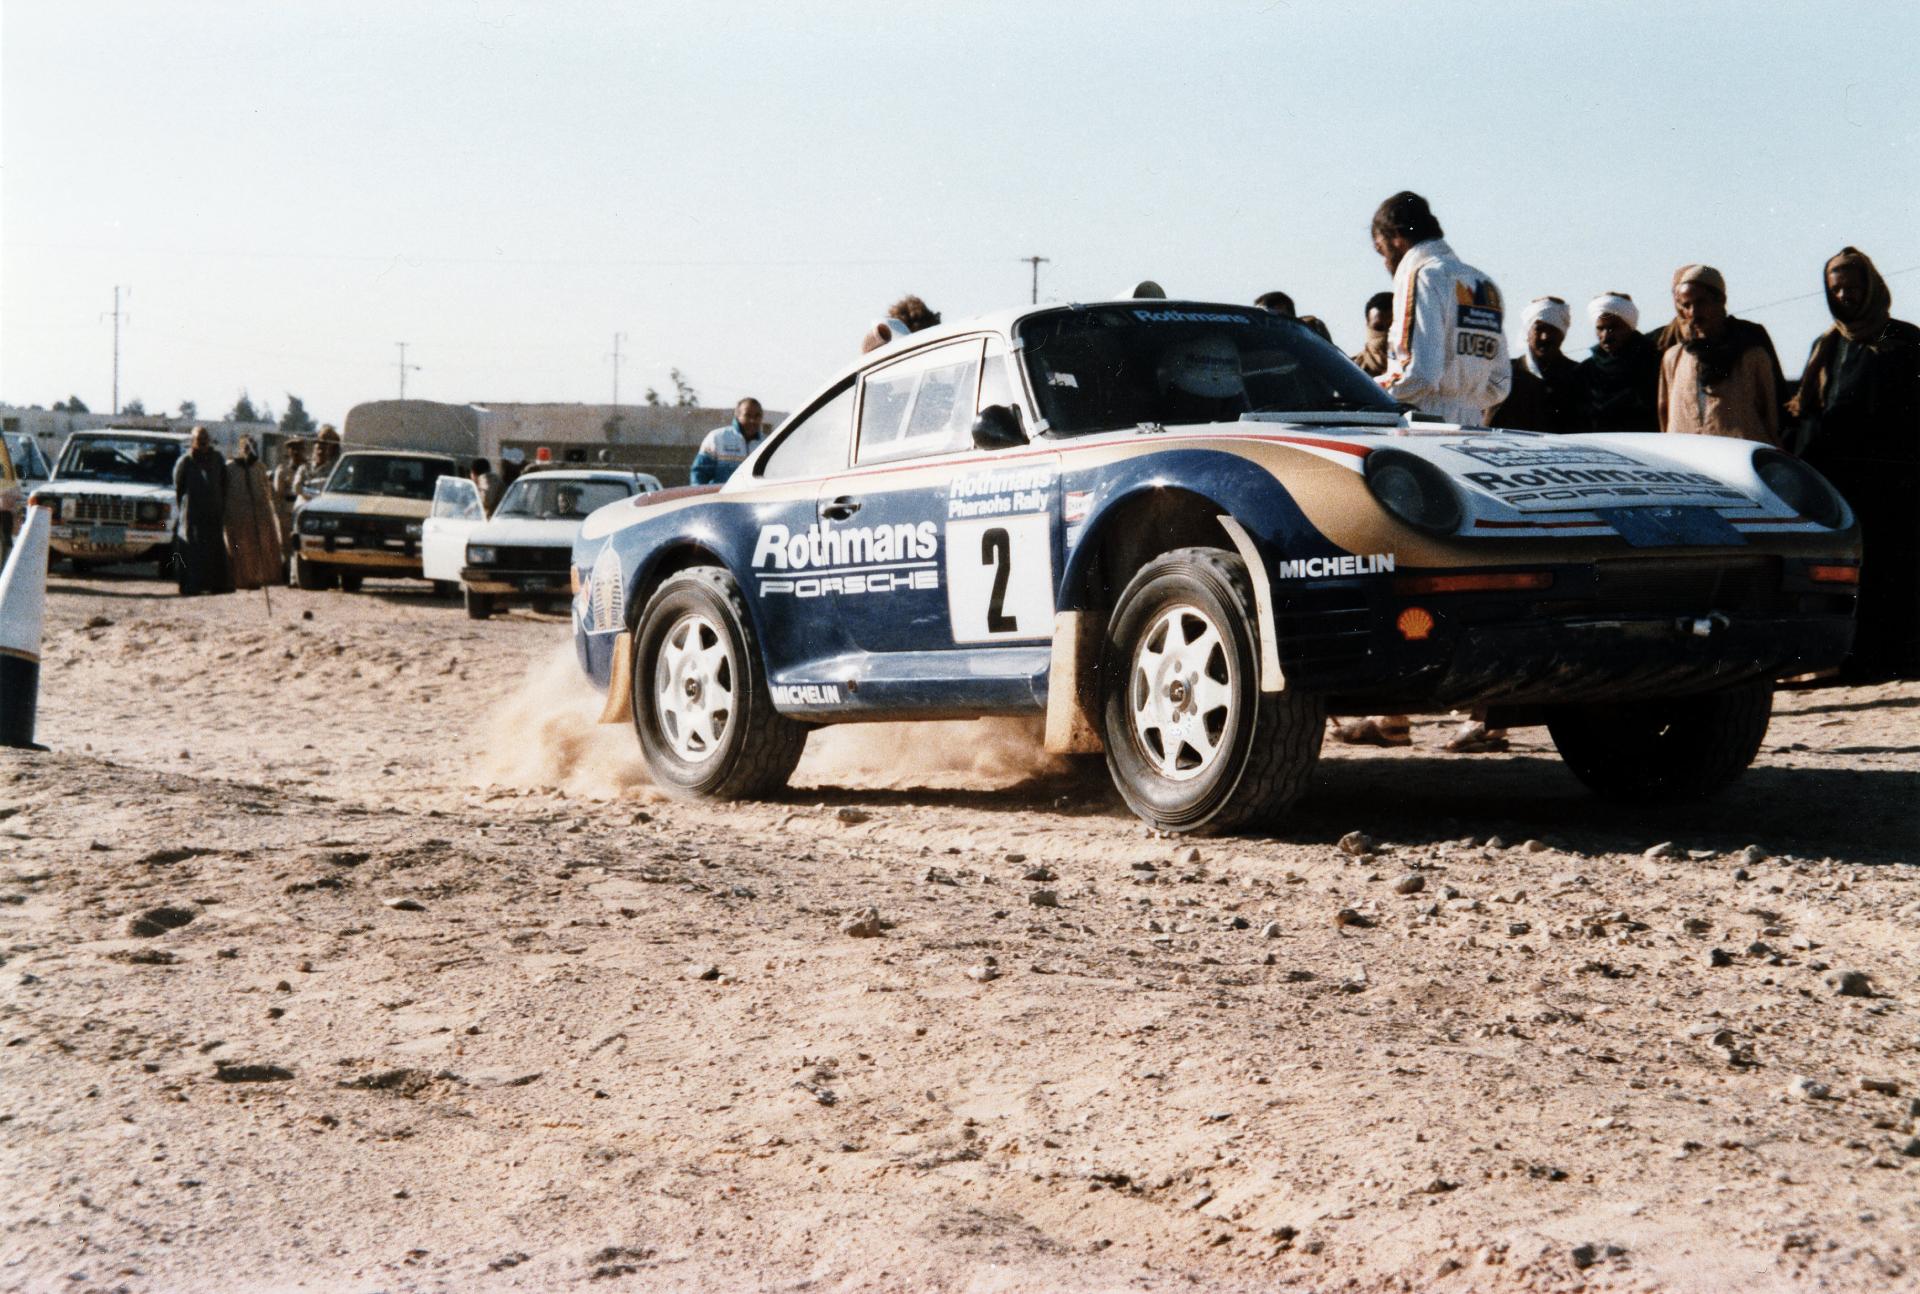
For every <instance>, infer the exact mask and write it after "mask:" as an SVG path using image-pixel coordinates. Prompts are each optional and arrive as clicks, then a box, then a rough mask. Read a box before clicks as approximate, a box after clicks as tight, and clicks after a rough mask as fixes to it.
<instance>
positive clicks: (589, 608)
mask: <svg viewBox="0 0 1920 1294" xmlns="http://www.w3.org/2000/svg"><path fill="white" fill-rule="evenodd" d="M581 598H582V599H583V603H582V606H581V615H580V618H581V620H582V621H583V622H585V624H586V626H587V629H588V631H589V632H591V633H611V632H613V631H614V630H616V629H619V628H621V627H622V624H623V622H624V621H625V620H626V614H627V590H626V585H625V583H624V582H623V581H622V580H621V578H620V555H619V554H618V553H616V552H614V551H613V545H612V544H608V545H606V546H605V547H603V548H602V549H601V550H600V555H599V556H597V557H595V558H594V559H593V571H592V573H591V574H589V575H588V576H587V586H586V588H584V589H582V590H581Z"/></svg>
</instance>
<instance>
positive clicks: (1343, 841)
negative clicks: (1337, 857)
mask: <svg viewBox="0 0 1920 1294" xmlns="http://www.w3.org/2000/svg"><path fill="white" fill-rule="evenodd" d="M1340 852H1341V853H1343V854H1351V855H1352V856H1353V857H1355V858H1364V857H1365V856H1366V855H1368V854H1371V853H1372V852H1373V837H1372V836H1369V835H1368V834H1367V833H1366V832H1364V831H1349V832H1348V833H1347V834H1346V835H1344V836H1342V837H1340Z"/></svg>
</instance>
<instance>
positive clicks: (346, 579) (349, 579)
mask: <svg viewBox="0 0 1920 1294" xmlns="http://www.w3.org/2000/svg"><path fill="white" fill-rule="evenodd" d="M366 582H367V577H366V576H364V575H356V574H353V573H351V572H348V571H341V572H340V591H341V592H342V593H358V592H359V591H360V586H361V585H362V584H365V583H366Z"/></svg>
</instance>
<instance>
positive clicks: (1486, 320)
mask: <svg viewBox="0 0 1920 1294" xmlns="http://www.w3.org/2000/svg"><path fill="white" fill-rule="evenodd" d="M1453 299H1454V309H1455V312H1456V313H1455V318H1456V320H1457V322H1458V323H1459V326H1460V327H1462V328H1472V329H1477V330H1479V331H1482V332H1496V333H1497V332H1499V331H1500V318H1501V311H1500V289H1499V288H1497V287H1495V286H1494V285H1493V281H1492V280H1491V279H1480V280H1478V281H1477V282H1475V283H1474V285H1473V286H1472V287H1471V288H1469V287H1468V286H1467V285H1466V284H1465V283H1463V282H1461V281H1459V280H1457V279H1456V280H1455V281H1454V284H1453Z"/></svg>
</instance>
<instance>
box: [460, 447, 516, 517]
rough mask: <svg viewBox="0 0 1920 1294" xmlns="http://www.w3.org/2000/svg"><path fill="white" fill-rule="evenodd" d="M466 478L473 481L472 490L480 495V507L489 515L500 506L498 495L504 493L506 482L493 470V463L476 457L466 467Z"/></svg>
mask: <svg viewBox="0 0 1920 1294" xmlns="http://www.w3.org/2000/svg"><path fill="white" fill-rule="evenodd" d="M467 479H468V480H470V481H472V482H473V488H474V490H475V491H476V492H477V493H478V494H479V495H480V508H481V510H482V511H484V512H485V513H486V514H487V515H488V516H489V517H491V516H492V515H493V510H494V509H495V508H497V507H499V506H500V496H501V495H502V494H505V493H506V490H507V483H506V482H505V481H503V480H501V479H500V474H499V473H498V472H496V471H494V470H493V464H492V463H489V462H488V461H487V460H486V459H484V458H476V459H474V460H473V462H472V463H471V464H470V465H469V466H468V467H467Z"/></svg>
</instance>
